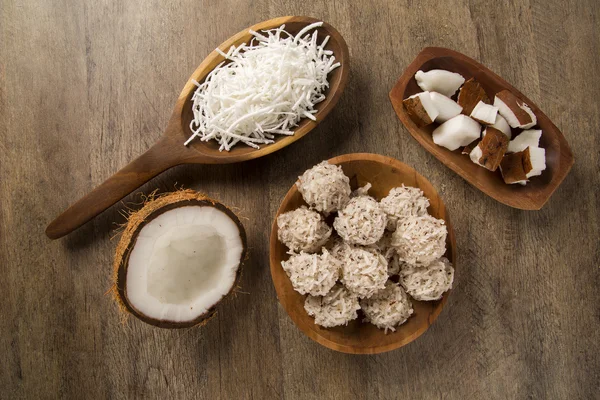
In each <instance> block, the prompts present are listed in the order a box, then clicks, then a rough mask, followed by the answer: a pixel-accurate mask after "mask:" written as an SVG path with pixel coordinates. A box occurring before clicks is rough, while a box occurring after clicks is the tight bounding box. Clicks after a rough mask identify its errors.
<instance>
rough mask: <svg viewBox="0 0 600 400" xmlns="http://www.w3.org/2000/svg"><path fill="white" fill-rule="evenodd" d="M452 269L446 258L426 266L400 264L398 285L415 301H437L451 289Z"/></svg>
mask: <svg viewBox="0 0 600 400" xmlns="http://www.w3.org/2000/svg"><path fill="white" fill-rule="evenodd" d="M453 281H454V268H452V264H451V263H450V261H448V259H447V258H445V257H442V258H440V259H438V260H435V261H433V262H432V263H431V264H429V265H427V266H415V265H410V264H406V263H404V264H402V267H401V269H400V281H399V283H400V284H401V285H402V287H403V288H404V289H405V290H406V292H407V293H408V294H409V295H411V296H412V298H413V299H415V300H421V301H432V300H439V299H441V298H442V295H443V294H444V293H445V292H446V291H448V290H449V289H452V282H453Z"/></svg>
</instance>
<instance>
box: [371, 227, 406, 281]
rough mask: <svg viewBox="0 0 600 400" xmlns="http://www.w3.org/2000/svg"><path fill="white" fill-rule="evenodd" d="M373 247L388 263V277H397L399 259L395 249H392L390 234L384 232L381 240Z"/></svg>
mask: <svg viewBox="0 0 600 400" xmlns="http://www.w3.org/2000/svg"><path fill="white" fill-rule="evenodd" d="M375 246H376V247H377V249H378V250H379V252H380V253H381V255H383V256H384V257H385V260H386V261H387V262H388V275H389V276H393V275H398V272H400V258H399V257H398V254H397V253H396V249H395V248H394V247H392V232H390V231H386V232H385V233H384V234H383V236H382V237H381V239H379V241H378V242H377V243H375Z"/></svg>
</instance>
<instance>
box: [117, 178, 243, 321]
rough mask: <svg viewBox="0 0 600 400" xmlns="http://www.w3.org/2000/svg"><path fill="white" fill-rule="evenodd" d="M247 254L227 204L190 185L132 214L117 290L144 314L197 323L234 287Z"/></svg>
mask: <svg viewBox="0 0 600 400" xmlns="http://www.w3.org/2000/svg"><path fill="white" fill-rule="evenodd" d="M245 255H246V234H245V231H244V228H243V226H242V224H241V223H240V221H239V219H238V218H237V216H236V215H235V214H234V213H233V212H232V211H231V210H229V209H228V208H227V207H225V206H223V205H222V204H220V203H218V202H216V201H214V200H211V199H209V198H208V197H205V196H204V195H201V194H199V193H196V192H194V191H191V190H184V191H179V192H175V193H170V194H167V195H163V196H159V197H156V198H153V199H152V200H150V201H148V202H147V203H146V204H145V205H144V207H143V208H142V209H140V210H139V211H137V212H135V213H132V214H131V215H130V217H129V222H128V224H127V226H126V227H125V230H124V232H123V235H122V237H121V240H120V242H119V245H118V246H117V252H116V256H115V262H114V271H115V272H114V286H113V293H114V294H115V295H116V298H117V301H118V303H119V305H120V306H121V308H122V309H124V310H126V311H129V312H131V313H132V314H134V315H135V316H136V317H138V318H140V319H141V320H143V321H144V322H147V323H149V324H152V325H156V326H159V327H166V328H182V327H190V326H194V325H197V324H200V323H202V322H204V321H205V320H207V319H208V318H209V317H211V316H212V315H213V313H214V308H215V306H216V305H217V304H218V303H219V302H220V301H221V300H223V298H225V297H226V296H227V295H228V294H229V293H231V291H232V290H233V288H234V287H235V285H236V282H237V280H238V278H239V276H240V271H241V270H240V267H241V265H242V261H243V260H244V257H245Z"/></svg>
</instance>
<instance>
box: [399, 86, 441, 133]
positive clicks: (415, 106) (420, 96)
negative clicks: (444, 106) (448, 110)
mask: <svg viewBox="0 0 600 400" xmlns="http://www.w3.org/2000/svg"><path fill="white" fill-rule="evenodd" d="M402 103H403V104H404V107H405V108H406V112H407V113H408V115H410V117H411V118H412V120H413V121H414V122H415V124H417V125H418V126H419V127H423V126H426V125H429V124H431V123H433V121H435V119H436V118H437V116H438V110H437V109H436V108H435V105H434V104H433V101H432V100H431V95H430V94H429V92H421V93H417V94H413V95H412V96H410V97H408V98H407V99H404V100H403V101H402Z"/></svg>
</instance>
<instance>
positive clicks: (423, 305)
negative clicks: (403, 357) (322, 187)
mask: <svg viewBox="0 0 600 400" xmlns="http://www.w3.org/2000/svg"><path fill="white" fill-rule="evenodd" d="M329 162H330V163H331V164H336V165H340V166H341V167H342V169H343V170H344V173H345V174H346V175H347V176H348V177H350V185H351V186H352V189H353V190H354V189H356V188H357V187H360V186H363V185H364V184H366V183H367V182H368V183H370V184H371V185H372V187H371V189H370V190H369V194H370V195H371V196H373V197H375V198H376V199H377V200H381V198H383V197H385V196H387V194H388V192H389V191H390V189H392V188H394V187H396V186H401V185H402V184H404V185H406V186H413V187H418V188H420V189H421V190H422V191H423V193H424V194H425V196H427V198H428V199H429V202H430V206H429V208H428V211H429V214H431V215H432V216H434V217H436V218H440V219H443V220H444V221H446V226H447V228H448V237H447V243H446V247H447V251H446V257H447V258H448V259H449V260H450V261H451V262H452V265H453V266H454V268H456V241H455V238H454V231H453V230H452V224H451V223H450V218H449V217H448V214H447V213H446V208H445V206H444V203H443V201H442V199H441V198H440V196H439V195H438V193H437V191H436V190H435V189H434V187H433V186H432V185H431V183H429V181H428V180H427V179H425V178H424V177H423V176H421V175H419V174H418V173H417V172H416V171H415V170H414V169H412V168H411V167H409V166H408V165H406V164H404V163H401V162H400V161H398V160H396V159H393V158H389V157H384V156H381V155H377V154H361V153H357V154H346V155H342V156H339V157H335V158H332V159H330V160H329ZM303 204H306V203H305V202H304V200H303V199H302V195H301V194H300V193H299V192H298V190H297V187H296V185H295V184H294V185H293V186H292V188H291V189H290V190H289V191H288V192H287V194H286V196H285V198H284V199H283V201H282V202H281V206H280V207H279V210H278V211H277V215H276V216H275V220H274V221H273V228H272V230H271V242H270V261H271V277H272V278H273V284H274V285H275V290H276V291H277V297H278V298H279V302H280V303H281V305H282V306H283V308H284V309H285V310H286V311H287V313H288V314H289V316H290V318H292V321H294V323H295V324H296V325H297V326H298V328H300V330H301V331H302V332H304V333H305V334H306V335H307V336H308V337H310V338H311V339H312V340H314V341H316V342H318V343H320V344H322V345H323V346H325V347H328V348H330V349H332V350H336V351H340V352H344V353H351V354H376V353H383V352H385V351H390V350H394V349H397V348H399V347H401V346H404V345H405V344H407V343H410V342H412V341H413V340H415V339H416V338H418V337H419V336H420V335H421V334H422V333H423V332H425V331H426V330H427V328H428V327H429V326H430V325H431V324H432V323H433V321H435V319H436V318H437V316H438V315H439V314H440V312H441V311H442V307H443V306H444V304H446V301H447V300H448V296H449V295H450V291H448V292H446V293H445V294H444V297H442V299H441V300H438V301H427V302H425V301H415V300H412V303H413V308H414V314H413V315H412V316H411V317H410V318H409V319H408V321H406V322H405V323H404V324H403V325H400V326H399V327H397V328H396V331H395V332H389V331H388V333H387V334H385V333H384V331H383V330H382V329H377V328H376V327H375V326H374V325H371V324H369V323H363V322H361V321H362V318H363V316H362V314H361V312H360V311H359V317H358V319H356V320H354V321H352V322H350V323H349V324H348V325H347V326H340V327H335V328H322V327H320V326H317V325H315V323H314V319H313V318H312V317H310V316H309V315H308V314H307V313H306V311H305V310H304V300H305V298H306V296H305V295H301V294H300V293H298V292H296V291H295V290H294V289H293V288H292V283H291V282H290V280H289V278H288V276H287V275H286V273H285V271H284V270H283V268H282V267H281V262H282V261H284V260H287V259H288V257H289V255H288V254H287V253H286V252H287V248H286V246H285V245H283V244H282V243H281V242H279V240H278V239H277V217H278V216H279V215H280V214H282V213H285V212H287V211H291V210H294V209H296V208H298V207H300V206H301V205H303Z"/></svg>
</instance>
